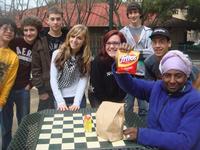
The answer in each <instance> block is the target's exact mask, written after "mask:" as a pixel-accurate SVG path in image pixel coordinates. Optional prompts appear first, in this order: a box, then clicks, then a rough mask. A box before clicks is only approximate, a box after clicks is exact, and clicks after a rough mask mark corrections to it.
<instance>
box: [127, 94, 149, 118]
mask: <svg viewBox="0 0 200 150" xmlns="http://www.w3.org/2000/svg"><path fill="white" fill-rule="evenodd" d="M137 101H138V108H139V111H138V115H139V116H141V117H143V116H144V117H146V115H147V112H148V103H147V102H146V101H145V100H140V99H137ZM134 102H135V97H133V96H132V95H130V94H127V95H126V97H125V103H126V104H125V111H128V112H130V111H131V112H133V107H134Z"/></svg>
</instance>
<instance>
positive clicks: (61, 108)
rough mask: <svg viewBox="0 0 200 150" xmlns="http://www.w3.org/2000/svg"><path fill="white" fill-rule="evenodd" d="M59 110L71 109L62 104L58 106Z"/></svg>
mask: <svg viewBox="0 0 200 150" xmlns="http://www.w3.org/2000/svg"><path fill="white" fill-rule="evenodd" d="M57 110H60V111H66V110H69V108H68V107H67V105H66V104H60V105H59V106H58V108H57Z"/></svg>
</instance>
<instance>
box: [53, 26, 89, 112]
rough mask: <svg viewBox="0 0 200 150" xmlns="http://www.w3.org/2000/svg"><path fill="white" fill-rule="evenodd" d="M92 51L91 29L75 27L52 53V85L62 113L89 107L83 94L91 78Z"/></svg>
mask: <svg viewBox="0 0 200 150" xmlns="http://www.w3.org/2000/svg"><path fill="white" fill-rule="evenodd" d="M90 61H91V51H90V43H89V33H88V29H87V27H86V26H84V25H81V24H79V25H75V26H74V27H73V28H72V29H71V30H70V31H69V32H68V34H67V37H66V40H65V42H64V43H63V44H62V45H61V47H60V48H59V49H58V50H56V51H55V52H54V53H53V56H52V60H51V71H50V76H51V77H50V83H51V88H52V90H53V94H54V97H55V99H56V103H57V109H58V110H60V111H65V110H71V111H76V110H78V109H79V108H84V107H86V99H85V96H84V91H85V88H86V85H87V82H88V78H89V71H90Z"/></svg>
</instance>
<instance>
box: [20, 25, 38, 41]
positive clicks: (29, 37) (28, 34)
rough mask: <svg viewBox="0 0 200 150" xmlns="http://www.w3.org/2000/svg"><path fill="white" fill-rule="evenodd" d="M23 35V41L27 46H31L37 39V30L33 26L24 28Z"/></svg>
mask: <svg viewBox="0 0 200 150" xmlns="http://www.w3.org/2000/svg"><path fill="white" fill-rule="evenodd" d="M23 33H24V40H25V41H26V42H27V43H29V44H33V42H34V41H35V39H36V38H37V35H38V30H37V29H36V27H34V26H24V29H23Z"/></svg>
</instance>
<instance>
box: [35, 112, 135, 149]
mask: <svg viewBox="0 0 200 150" xmlns="http://www.w3.org/2000/svg"><path fill="white" fill-rule="evenodd" d="M89 114H90V115H91V116H92V132H85V130H84V127H83V116H84V114H83V113H65V114H51V115H49V116H45V117H44V120H43V123H42V126H41V131H40V134H39V138H38V142H37V145H36V150H56V149H113V148H123V147H132V146H133V145H136V144H135V143H133V142H131V141H128V140H120V141H117V142H109V141H106V140H104V139H102V138H100V137H98V136H97V134H96V113H89Z"/></svg>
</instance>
